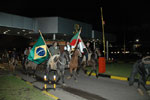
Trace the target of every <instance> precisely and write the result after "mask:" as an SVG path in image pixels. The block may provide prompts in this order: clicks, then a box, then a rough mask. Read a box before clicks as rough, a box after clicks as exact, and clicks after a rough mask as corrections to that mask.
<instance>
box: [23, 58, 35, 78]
mask: <svg viewBox="0 0 150 100" xmlns="http://www.w3.org/2000/svg"><path fill="white" fill-rule="evenodd" d="M37 66H38V64H36V63H34V62H32V61H30V60H28V59H26V60H25V62H24V70H25V71H26V73H27V75H28V74H29V71H30V70H29V69H31V70H32V71H33V73H32V74H33V76H35V72H36V69H37Z"/></svg>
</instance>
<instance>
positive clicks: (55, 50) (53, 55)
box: [47, 42, 60, 70]
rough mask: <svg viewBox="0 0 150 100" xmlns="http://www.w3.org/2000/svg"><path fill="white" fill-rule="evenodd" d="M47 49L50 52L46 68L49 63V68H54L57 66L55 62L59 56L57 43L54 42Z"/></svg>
mask: <svg viewBox="0 0 150 100" xmlns="http://www.w3.org/2000/svg"><path fill="white" fill-rule="evenodd" d="M49 51H50V52H51V57H50V59H49V60H48V63H47V66H48V67H47V68H49V65H50V66H51V69H54V70H55V69H56V68H57V66H56V62H57V60H58V58H59V56H60V49H59V46H58V43H57V42H54V43H53V45H52V46H51V47H50V48H49Z"/></svg>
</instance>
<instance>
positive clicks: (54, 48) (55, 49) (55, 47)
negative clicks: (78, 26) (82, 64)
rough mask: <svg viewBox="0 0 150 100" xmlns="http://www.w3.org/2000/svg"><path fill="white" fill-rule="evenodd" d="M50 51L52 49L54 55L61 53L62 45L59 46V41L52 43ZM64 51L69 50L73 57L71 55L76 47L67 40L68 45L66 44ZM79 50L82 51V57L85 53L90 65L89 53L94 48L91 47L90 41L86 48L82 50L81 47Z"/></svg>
mask: <svg viewBox="0 0 150 100" xmlns="http://www.w3.org/2000/svg"><path fill="white" fill-rule="evenodd" d="M77 48H78V49H79V47H77ZM49 51H50V53H51V55H52V56H54V55H57V54H58V55H59V54H60V47H59V45H58V43H57V42H54V43H53V44H52V46H51V47H50V48H49ZM64 51H67V52H69V56H70V58H71V55H72V52H73V51H74V48H72V46H71V45H70V43H69V42H66V45H65V46H64ZM79 51H80V53H81V55H80V57H83V56H84V55H85V57H86V64H87V65H88V58H89V57H88V54H89V53H92V50H91V48H90V42H87V43H86V48H84V49H83V51H81V50H80V49H79Z"/></svg>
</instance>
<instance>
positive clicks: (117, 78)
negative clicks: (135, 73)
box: [87, 72, 150, 85]
mask: <svg viewBox="0 0 150 100" xmlns="http://www.w3.org/2000/svg"><path fill="white" fill-rule="evenodd" d="M89 73H90V72H87V75H89ZM91 75H92V76H96V73H91ZM98 76H100V77H106V78H110V79H116V80H121V81H129V78H128V77H120V76H113V75H107V74H98ZM135 81H136V82H138V79H135ZM146 84H147V85H150V81H146Z"/></svg>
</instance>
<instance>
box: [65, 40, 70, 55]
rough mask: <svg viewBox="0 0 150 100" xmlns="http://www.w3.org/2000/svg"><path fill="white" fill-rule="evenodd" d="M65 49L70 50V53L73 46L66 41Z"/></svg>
mask: <svg viewBox="0 0 150 100" xmlns="http://www.w3.org/2000/svg"><path fill="white" fill-rule="evenodd" d="M64 50H66V51H68V52H69V53H70V52H71V46H70V43H69V42H66V46H65V47H64Z"/></svg>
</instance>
